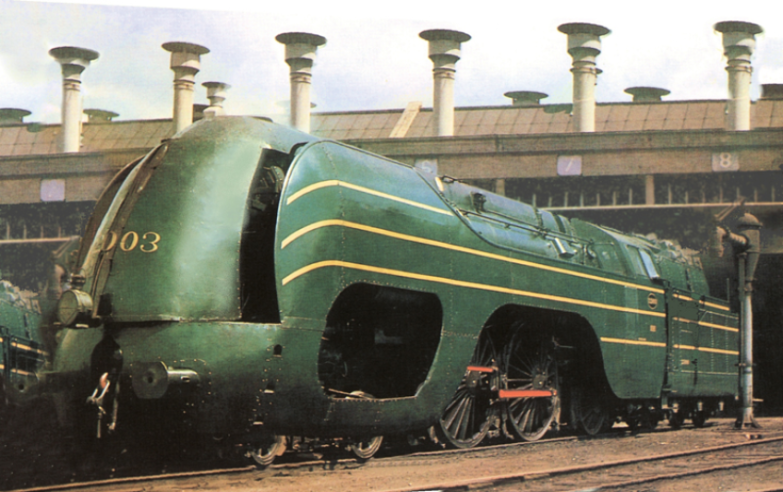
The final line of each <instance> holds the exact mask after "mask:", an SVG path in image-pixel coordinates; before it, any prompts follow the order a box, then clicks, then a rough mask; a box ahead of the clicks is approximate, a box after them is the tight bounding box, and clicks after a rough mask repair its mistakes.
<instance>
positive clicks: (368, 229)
mask: <svg viewBox="0 0 783 492" xmlns="http://www.w3.org/2000/svg"><path fill="white" fill-rule="evenodd" d="M329 226H343V227H348V228H350V229H356V230H359V231H365V232H370V233H373V234H378V235H382V236H387V237H391V238H395V239H401V240H403V241H409V242H412V243H418V244H425V245H427V246H435V247H438V248H443V249H449V250H451V251H458V252H460V253H467V254H471V255H475V256H481V257H484V258H490V259H492V260H498V261H504V262H506V263H513V264H516V265H522V266H527V267H531V268H538V269H539V270H545V271H548V272H555V273H562V274H564V275H570V276H572V277H580V278H585V279H588V280H597V281H599V282H605V283H608V284H614V285H621V286H623V287H634V288H637V289H640V290H645V291H649V292H654V293H656V294H663V290H661V289H656V288H653V287H647V286H644V285H637V284H632V283H629V282H623V281H621V280H612V279H608V278H604V277H598V276H596V275H590V274H587V273H579V272H574V271H572V270H566V269H564V268H558V267H552V266H547V265H542V264H540V263H533V262H531V261H525V260H517V259H514V258H509V257H507V256H501V255H497V254H494V253H487V252H484V251H479V250H477V249H470V248H465V247H462V246H456V245H454V244H448V243H443V242H440V241H434V240H432V239H425V238H421V237H417V236H410V235H408V234H401V233H399V232H393V231H389V230H386V229H380V228H378V227H372V226H367V225H363V224H357V223H355V222H348V221H346V220H339V219H332V220H322V221H320V222H314V223H312V224H310V225H308V226H305V227H303V228H301V229H299V230H298V231H296V232H294V233H292V234H291V235H289V236H288V237H287V238H285V239H284V240H283V242H282V243H281V244H280V248H281V249H282V248H285V247H286V246H288V245H289V244H291V243H292V242H293V241H294V240H296V239H298V238H300V237H302V236H304V235H305V234H307V233H308V232H312V231H314V230H316V229H320V228H322V227H329ZM645 313H646V311H645Z"/></svg>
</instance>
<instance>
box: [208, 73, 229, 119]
mask: <svg viewBox="0 0 783 492" xmlns="http://www.w3.org/2000/svg"><path fill="white" fill-rule="evenodd" d="M201 85H203V86H204V87H206V88H207V99H209V107H208V108H207V109H205V110H204V117H205V118H214V117H215V116H223V115H225V114H226V111H225V110H224V109H223V101H225V100H226V92H227V91H228V90H229V89H230V88H231V86H230V85H228V84H225V83H223V82H204V83H203V84H201Z"/></svg>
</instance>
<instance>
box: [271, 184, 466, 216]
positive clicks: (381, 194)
mask: <svg viewBox="0 0 783 492" xmlns="http://www.w3.org/2000/svg"><path fill="white" fill-rule="evenodd" d="M332 186H340V187H342V188H348V189H351V190H355V191H360V192H362V193H367V194H368V195H373V196H377V197H380V198H386V199H387V200H393V201H395V202H400V203H404V204H406V205H411V206H413V207H419V208H422V209H424V210H429V211H430V212H436V213H439V214H443V215H451V216H453V215H454V214H453V213H452V211H451V210H446V209H443V208H438V207H433V206H431V205H425V204H423V203H419V202H414V201H413V200H408V199H406V198H400V197H398V196H394V195H389V194H388V193H384V192H382V191H377V190H373V189H370V188H365V187H364V186H359V185H355V184H351V183H346V182H345V181H339V180H337V179H330V180H328V181H321V182H319V183H315V184H311V185H310V186H305V187H304V188H302V189H301V190H299V191H297V192H296V193H294V194H292V195H291V196H289V197H288V200H287V201H286V202H285V203H286V205H291V204H292V203H294V202H295V201H296V200H297V199H299V198H301V197H302V196H304V195H306V194H308V193H310V192H312V191H315V190H320V189H321V188H329V187H332Z"/></svg>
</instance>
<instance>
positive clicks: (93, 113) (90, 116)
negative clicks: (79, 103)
mask: <svg viewBox="0 0 783 492" xmlns="http://www.w3.org/2000/svg"><path fill="white" fill-rule="evenodd" d="M84 114H86V115H87V122H88V123H109V122H111V120H112V119H114V118H116V117H117V116H119V113H115V112H114V111H106V110H105V109H85V110H84Z"/></svg>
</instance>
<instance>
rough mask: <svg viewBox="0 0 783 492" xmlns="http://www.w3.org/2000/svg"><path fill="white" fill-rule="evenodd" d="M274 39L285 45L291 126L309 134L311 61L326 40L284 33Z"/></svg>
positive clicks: (318, 37)
mask: <svg viewBox="0 0 783 492" xmlns="http://www.w3.org/2000/svg"><path fill="white" fill-rule="evenodd" d="M275 39H276V40H277V42H278V43H282V44H284V45H285V62H286V63H287V64H288V66H289V67H290V69H291V70H290V77H291V126H293V127H294V128H296V129H297V130H300V131H303V132H305V133H310V85H311V84H312V80H313V61H314V60H315V53H316V51H318V47H319V46H322V45H324V44H326V38H325V37H323V36H319V35H317V34H310V33H306V32H286V33H283V34H278V35H277V36H276V37H275Z"/></svg>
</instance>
